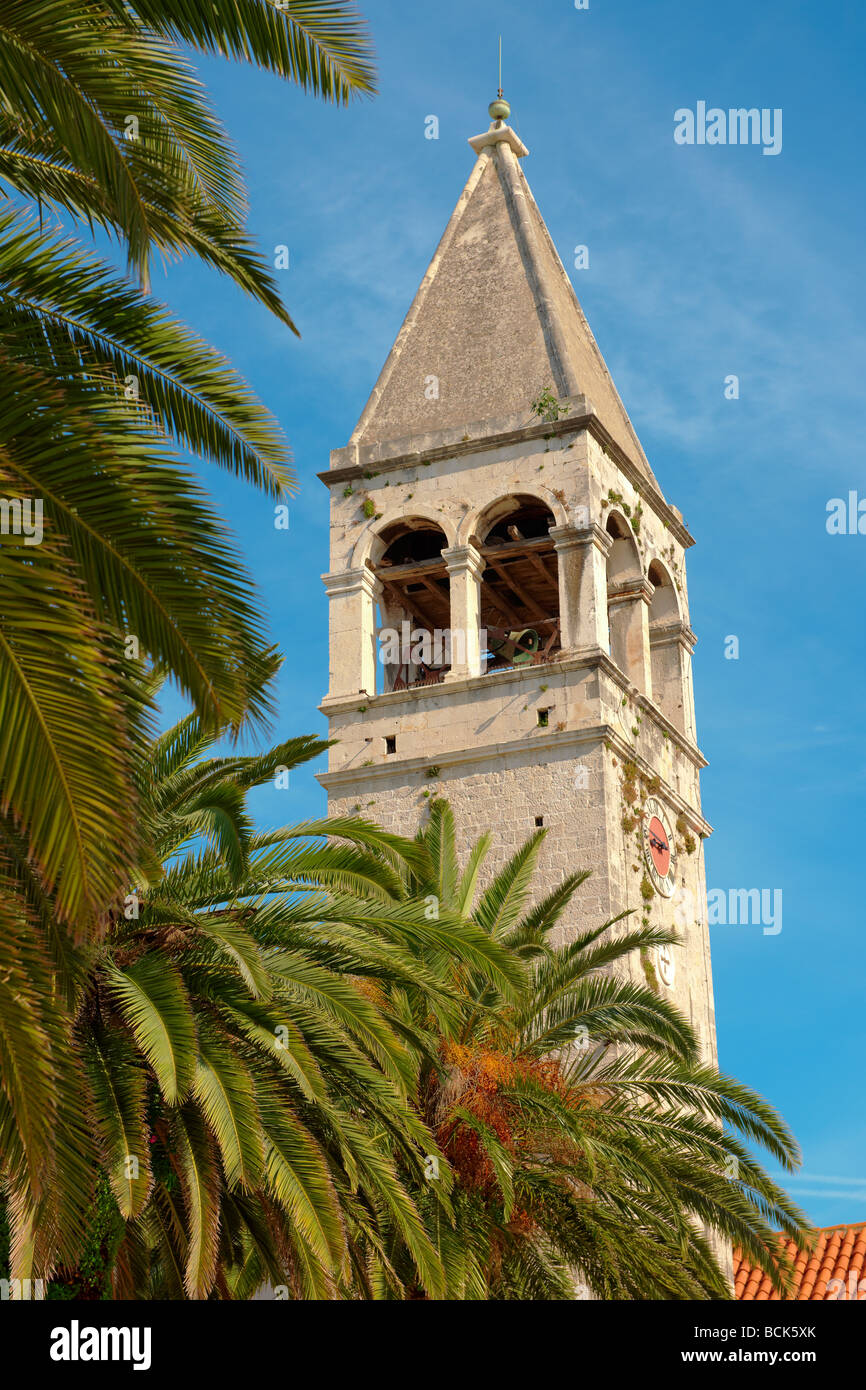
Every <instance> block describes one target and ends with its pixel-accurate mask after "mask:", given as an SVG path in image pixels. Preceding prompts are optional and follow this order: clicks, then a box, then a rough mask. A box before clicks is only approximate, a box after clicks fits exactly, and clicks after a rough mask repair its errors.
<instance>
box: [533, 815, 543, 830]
mask: <svg viewBox="0 0 866 1390" xmlns="http://www.w3.org/2000/svg"><path fill="white" fill-rule="evenodd" d="M535 825H536V829H539V830H540V829H541V827H542V826H543V825H544V816H536V817H535Z"/></svg>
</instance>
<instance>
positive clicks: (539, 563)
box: [528, 551, 559, 592]
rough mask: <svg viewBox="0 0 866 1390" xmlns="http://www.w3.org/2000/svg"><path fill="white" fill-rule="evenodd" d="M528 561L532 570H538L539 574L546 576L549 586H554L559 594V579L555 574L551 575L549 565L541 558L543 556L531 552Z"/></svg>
mask: <svg viewBox="0 0 866 1390" xmlns="http://www.w3.org/2000/svg"><path fill="white" fill-rule="evenodd" d="M528 559H529V562H530V564H531V565H532V568H533V569H534V570H537V571H538V573H539V574H542V575H544V578H545V579H546V580H547V582H548V584H552V585H553V586H554V588H555V589H556V590H557V592H558V591H559V579H558V577H557V576H556V575H555V574H551V573H550V570H549V569H548V568H547V565H546V564H545V563H544V560H543V559H542V558H541V556H540V555H538V554H537V553H536V552H535V551H530V553H529V556H528Z"/></svg>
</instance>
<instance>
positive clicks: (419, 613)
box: [387, 584, 439, 632]
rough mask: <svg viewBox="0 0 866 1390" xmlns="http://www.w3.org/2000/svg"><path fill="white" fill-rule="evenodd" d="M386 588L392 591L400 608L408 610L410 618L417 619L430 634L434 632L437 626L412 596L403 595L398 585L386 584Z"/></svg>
mask: <svg viewBox="0 0 866 1390" xmlns="http://www.w3.org/2000/svg"><path fill="white" fill-rule="evenodd" d="M387 588H389V589H391V590H392V592H393V593H394V595H395V596H396V599H397V602H398V603H399V605H400V607H401V608H406V609H408V611H409V612H410V613H411V614H412V616H413V617H414V618H417V619H418V620H419V622H422V623H424V625H425V626H426V627H427V628H429V630H430V631H431V632H435V631H436V628H437V627H438V626H439V624H438V623H436V622H434V620H433V618H431V616H430V614H429V613H427V612H425V610H424V608H423V606H422V605H421V604H419V603H418V601H417V599H416V597H415V595H414V594H405V593H403V591H402V590H401V588H400V586H399V585H398V584H388V585H387Z"/></svg>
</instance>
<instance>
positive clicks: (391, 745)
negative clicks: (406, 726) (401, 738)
mask: <svg viewBox="0 0 866 1390" xmlns="http://www.w3.org/2000/svg"><path fill="white" fill-rule="evenodd" d="M385 752H386V753H396V752H397V735H396V734H386V736H385Z"/></svg>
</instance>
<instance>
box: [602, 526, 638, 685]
mask: <svg viewBox="0 0 866 1390" xmlns="http://www.w3.org/2000/svg"><path fill="white" fill-rule="evenodd" d="M605 530H606V531H607V533H608V535H609V536H612V537H613V543H612V545H611V547H610V551H609V552H608V557H607V626H608V632H609V634H610V657H611V660H612V661H614V662H615V663H616V665H617V666H618V667H619V669H620V670H621V671H623V672H624V673H626V674H628V673H629V670H630V665H629V656H630V653H629V643H631V644H632V645H634V641H635V638H634V634H633V632H632V624H631V621H630V618H631V614H630V605H629V604H628V603H627V602H626V603H624V602H623V598H622V596H623V593H624V592H625V593H627V592H628V589H629V586H630V585H632V584H633V583H634V582H635V581H638V580H640V579H641V578H642V570H641V563H640V553H639V551H638V548H637V544H636V542H635V538H634V535H633V534H632V530H631V527H630V526H629V524H628V522H627V521H626V519H625V517H624V516H621V515H620V513H619V512H611V513H610V514H609V516H608V518H607V522H606V523H605ZM631 655H633V653H632V654H631Z"/></svg>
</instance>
